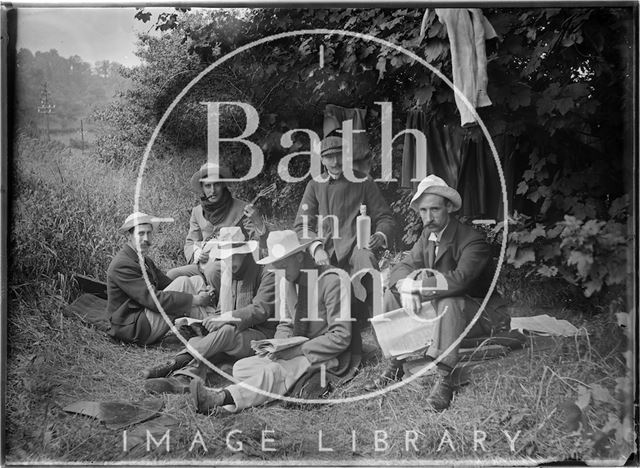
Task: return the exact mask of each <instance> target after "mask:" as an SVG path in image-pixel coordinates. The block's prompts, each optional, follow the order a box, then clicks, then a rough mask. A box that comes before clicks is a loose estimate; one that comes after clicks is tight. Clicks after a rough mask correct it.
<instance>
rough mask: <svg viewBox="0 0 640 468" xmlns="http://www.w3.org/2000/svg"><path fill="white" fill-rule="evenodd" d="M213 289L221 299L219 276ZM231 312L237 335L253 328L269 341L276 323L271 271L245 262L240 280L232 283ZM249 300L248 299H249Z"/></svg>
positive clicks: (215, 279) (273, 283)
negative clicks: (232, 307) (232, 306)
mask: <svg viewBox="0 0 640 468" xmlns="http://www.w3.org/2000/svg"><path fill="white" fill-rule="evenodd" d="M212 287H213V289H214V290H215V291H216V292H218V294H217V296H218V298H219V297H220V293H219V291H220V276H215V277H214V280H213V284H212ZM231 287H232V296H233V304H234V310H233V311H231V315H232V317H233V319H234V320H233V321H231V322H229V323H230V324H233V325H235V326H236V328H237V329H238V331H243V330H246V329H247V328H254V329H256V330H260V331H261V332H262V333H264V334H265V335H266V336H267V338H271V337H272V336H273V334H274V332H275V328H276V325H277V322H276V321H275V320H269V319H273V315H274V311H275V277H274V274H273V272H272V271H270V270H268V269H267V268H266V267H263V266H262V265H258V264H256V263H255V262H253V261H249V262H247V266H246V268H245V270H244V272H243V274H242V279H234V280H232V284H231ZM249 298H250V299H249Z"/></svg>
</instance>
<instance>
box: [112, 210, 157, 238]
mask: <svg viewBox="0 0 640 468" xmlns="http://www.w3.org/2000/svg"><path fill="white" fill-rule="evenodd" d="M160 221H161V220H160V218H156V217H154V216H149V215H148V214H146V213H142V212H140V211H136V212H135V213H131V214H130V215H129V216H127V219H125V220H124V223H122V226H120V227H119V228H118V231H120V232H122V233H125V232H128V231H129V230H130V229H132V228H134V227H136V226H138V225H140V224H151V226H153V229H154V230H155V229H156V228H157V227H158V224H159V223H160Z"/></svg>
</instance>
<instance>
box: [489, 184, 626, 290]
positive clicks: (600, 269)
mask: <svg viewBox="0 0 640 468" xmlns="http://www.w3.org/2000/svg"><path fill="white" fill-rule="evenodd" d="M627 207H628V197H623V198H620V199H616V200H614V201H613V202H612V203H611V206H610V208H609V213H610V218H608V219H606V220H601V219H586V220H584V219H583V220H581V219H578V218H576V217H575V216H570V215H566V216H565V217H564V219H563V220H562V221H557V222H555V223H549V224H543V223H536V222H534V221H533V220H532V219H531V217H529V216H526V215H523V214H518V213H516V214H515V215H514V217H513V218H510V219H509V220H507V221H506V222H507V223H509V234H508V244H507V245H508V247H507V251H506V262H507V264H509V265H513V267H515V268H516V269H520V268H522V269H523V271H524V272H525V276H526V277H528V276H530V275H535V276H538V277H545V278H556V277H559V278H562V279H564V280H565V281H567V282H569V283H570V284H574V285H578V286H580V287H581V288H582V289H583V291H584V294H585V296H587V297H590V296H591V295H593V294H594V293H597V292H599V291H601V290H602V288H603V287H604V286H613V285H623V284H624V283H625V281H626V267H625V265H626V254H627V248H628V239H627V233H626V224H625V223H624V222H623V221H624V220H625V219H626V214H625V212H626V208H627ZM504 225H505V221H503V222H500V223H498V224H497V225H496V226H495V227H494V228H493V229H492V230H491V231H490V232H488V235H489V239H490V240H491V241H492V242H493V243H495V244H500V243H501V242H502V236H503V230H504Z"/></svg>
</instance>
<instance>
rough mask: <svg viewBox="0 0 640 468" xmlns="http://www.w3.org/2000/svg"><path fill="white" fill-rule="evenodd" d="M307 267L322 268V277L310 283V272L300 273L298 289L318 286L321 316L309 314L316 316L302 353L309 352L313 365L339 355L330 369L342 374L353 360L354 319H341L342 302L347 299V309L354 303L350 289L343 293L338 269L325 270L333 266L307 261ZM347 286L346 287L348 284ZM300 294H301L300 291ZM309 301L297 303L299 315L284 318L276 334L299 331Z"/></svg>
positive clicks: (296, 307) (293, 333) (285, 335)
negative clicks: (330, 271) (320, 265)
mask: <svg viewBox="0 0 640 468" xmlns="http://www.w3.org/2000/svg"><path fill="white" fill-rule="evenodd" d="M304 268H305V269H313V268H317V269H318V274H319V279H318V281H317V282H314V283H313V284H308V283H309V276H308V274H307V273H305V272H301V273H300V277H299V280H298V291H299V292H300V291H303V292H306V291H307V286H308V287H309V288H317V291H316V292H317V296H316V297H317V300H318V316H317V317H309V318H313V319H315V320H311V321H309V322H306V324H307V325H306V327H307V329H306V332H305V333H304V336H306V337H307V338H309V341H306V342H304V343H303V344H302V353H303V354H304V355H305V356H306V358H307V359H308V360H309V362H310V363H311V364H312V366H319V365H320V364H322V363H324V362H326V361H328V360H330V359H333V358H337V359H338V365H337V367H336V368H333V369H328V370H331V371H332V372H333V373H335V374H338V375H339V374H340V373H342V372H344V371H346V370H347V368H348V367H349V364H350V360H351V353H350V349H349V346H350V344H351V322H350V321H348V320H339V319H340V304H341V303H343V302H345V301H346V307H347V311H348V310H349V306H350V296H349V294H348V292H347V293H346V294H343V291H342V288H341V287H340V279H339V276H338V275H337V274H335V273H328V274H323V272H324V271H326V270H328V269H330V268H331V267H317V266H312V265H307V266H305V267H304ZM345 289H346V288H345ZM298 296H299V294H298ZM307 314H308V307H307V301H306V300H301V298H300V297H298V301H297V303H296V305H295V316H294V318H293V320H282V321H281V322H280V323H279V324H278V327H277V328H276V334H275V338H289V337H292V336H294V335H295V331H294V330H295V322H296V321H298V320H300V319H301V318H306V317H307V316H308V315H307Z"/></svg>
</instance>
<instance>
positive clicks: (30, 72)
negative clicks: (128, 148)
mask: <svg viewBox="0 0 640 468" xmlns="http://www.w3.org/2000/svg"><path fill="white" fill-rule="evenodd" d="M124 69H125V67H124V66H123V65H121V64H119V63H116V62H110V61H108V60H102V61H99V62H96V63H95V65H94V66H92V65H91V64H89V63H88V62H85V61H83V60H82V58H81V57H79V56H77V55H74V56H71V57H69V58H65V57H61V56H60V55H58V51H56V50H55V49H51V50H50V51H48V52H39V51H37V52H35V54H34V53H33V52H31V51H30V50H29V49H20V50H19V51H18V53H17V55H16V87H15V95H14V96H15V112H16V113H15V117H16V120H15V124H16V127H17V128H23V129H28V128H32V129H35V127H39V128H42V127H43V125H44V119H43V115H41V114H38V106H39V105H40V103H41V100H42V98H43V93H42V89H43V85H44V83H46V86H47V91H48V99H49V103H50V104H53V105H55V108H54V109H53V113H52V114H51V116H50V126H51V129H52V130H55V129H59V130H65V129H74V128H77V127H79V125H80V119H85V120H86V119H87V118H88V117H89V116H90V114H91V111H92V109H93V108H94V106H96V105H104V104H106V103H108V102H110V101H112V100H113V99H114V97H115V96H116V95H117V93H120V92H122V91H124V90H125V89H127V88H128V87H129V79H128V78H125V77H124V76H123V74H122V71H123V70H124Z"/></svg>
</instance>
